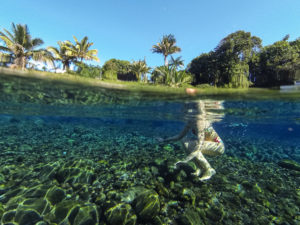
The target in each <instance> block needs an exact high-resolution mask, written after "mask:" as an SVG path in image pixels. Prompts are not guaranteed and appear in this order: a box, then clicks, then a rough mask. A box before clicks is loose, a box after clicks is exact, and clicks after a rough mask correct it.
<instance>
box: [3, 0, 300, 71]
mask: <svg viewBox="0 0 300 225" xmlns="http://www.w3.org/2000/svg"><path fill="white" fill-rule="evenodd" d="M12 22H14V23H21V24H27V25H28V27H29V29H30V32H31V34H32V36H33V37H39V38H42V39H43V40H44V42H45V45H44V47H46V46H57V44H56V42H57V41H59V40H62V41H64V40H73V37H72V36H73V35H75V36H76V37H77V38H78V39H80V40H81V39H82V38H83V37H84V36H88V37H89V40H90V41H91V42H94V45H93V47H94V48H96V49H98V51H99V53H98V57H99V58H100V61H101V62H100V63H99V65H103V63H104V62H105V61H107V60H109V59H111V58H117V59H123V60H129V61H132V60H139V59H144V57H145V58H146V61H147V63H148V65H149V66H151V67H155V66H159V65H162V64H163V57H162V56H161V55H159V54H154V53H152V52H151V47H152V45H153V44H156V43H157V42H158V41H160V39H161V38H162V36H163V35H164V34H170V33H171V34H174V35H175V37H176V39H177V45H178V46H179V47H181V49H182V52H181V53H179V54H175V55H174V56H175V57H177V56H182V58H183V59H184V60H185V64H188V63H189V62H190V61H191V60H192V59H193V58H195V57H196V56H198V55H200V54H201V53H204V52H208V51H210V50H213V49H214V48H215V47H216V46H217V45H218V43H219V41H220V40H221V39H222V38H224V37H226V36H227V35H228V34H230V33H232V32H235V31H237V30H245V31H248V32H251V34H252V35H255V36H258V37H260V38H261V39H262V40H263V45H269V44H272V43H274V42H275V41H278V40H280V39H282V38H283V37H284V36H285V35H286V34H290V40H294V39H296V38H298V37H300V0H251V1H242V0H210V1H203V0H202V1H201V0H186V1H182V0H172V1H170V0H169V1H167V0H147V1H146V0H84V1H83V0H81V1H78V0H72V1H71V0H60V1H58V0H51V1H37V0H27V1H24V0H9V1H2V2H1V14H0V28H1V29H2V28H7V29H10V27H11V23H12ZM93 64H94V63H93Z"/></svg>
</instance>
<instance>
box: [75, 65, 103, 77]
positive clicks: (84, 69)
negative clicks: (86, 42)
mask: <svg viewBox="0 0 300 225" xmlns="http://www.w3.org/2000/svg"><path fill="white" fill-rule="evenodd" d="M76 66H77V70H76V74H77V75H79V76H82V77H89V78H98V79H100V78H101V74H102V71H101V67H100V66H92V65H87V64H85V63H83V62H77V63H76Z"/></svg>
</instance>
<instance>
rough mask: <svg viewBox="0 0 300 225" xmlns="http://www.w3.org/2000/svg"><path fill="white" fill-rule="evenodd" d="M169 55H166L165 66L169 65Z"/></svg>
mask: <svg viewBox="0 0 300 225" xmlns="http://www.w3.org/2000/svg"><path fill="white" fill-rule="evenodd" d="M167 57H168V56H167V55H165V66H168V65H169V63H168V59H167Z"/></svg>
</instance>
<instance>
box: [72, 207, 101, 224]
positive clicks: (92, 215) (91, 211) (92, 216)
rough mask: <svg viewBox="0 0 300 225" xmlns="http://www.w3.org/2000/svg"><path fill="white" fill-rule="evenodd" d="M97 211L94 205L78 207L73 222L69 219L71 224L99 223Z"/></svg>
mask: <svg viewBox="0 0 300 225" xmlns="http://www.w3.org/2000/svg"><path fill="white" fill-rule="evenodd" d="M98 218H99V217H98V212H97V208H96V206H84V207H80V209H79V211H78V213H77V215H76V217H75V218H74V222H72V221H70V222H71V224H73V225H85V224H88V225H94V224H95V225H96V224H99V220H98Z"/></svg>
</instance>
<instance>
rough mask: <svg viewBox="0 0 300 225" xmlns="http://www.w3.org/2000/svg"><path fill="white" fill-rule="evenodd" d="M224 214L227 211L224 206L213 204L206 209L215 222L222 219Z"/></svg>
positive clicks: (208, 215)
mask: <svg viewBox="0 0 300 225" xmlns="http://www.w3.org/2000/svg"><path fill="white" fill-rule="evenodd" d="M224 215H225V212H224V209H223V208H222V207H217V206H212V207H210V208H209V209H208V210H207V211H206V216H207V217H208V218H209V219H211V220H213V221H215V222H220V221H222V220H223V217H224Z"/></svg>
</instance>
